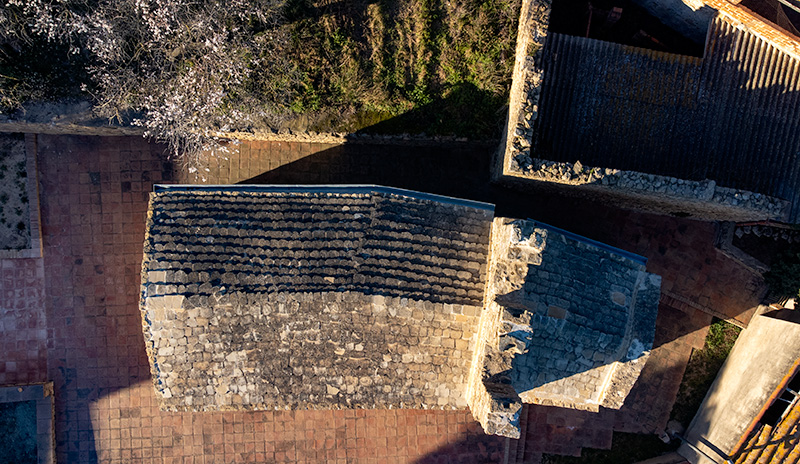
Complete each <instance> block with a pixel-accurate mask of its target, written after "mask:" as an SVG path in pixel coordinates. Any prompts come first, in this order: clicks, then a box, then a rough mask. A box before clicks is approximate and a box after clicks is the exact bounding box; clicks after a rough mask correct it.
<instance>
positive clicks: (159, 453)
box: [0, 135, 762, 463]
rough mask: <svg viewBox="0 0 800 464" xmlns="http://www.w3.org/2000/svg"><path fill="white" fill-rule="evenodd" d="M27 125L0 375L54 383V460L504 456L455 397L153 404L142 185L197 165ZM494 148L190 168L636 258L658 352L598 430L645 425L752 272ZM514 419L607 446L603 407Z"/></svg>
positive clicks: (737, 314)
mask: <svg viewBox="0 0 800 464" xmlns="http://www.w3.org/2000/svg"><path fill="white" fill-rule="evenodd" d="M27 138H28V142H29V143H28V144H27V146H28V147H34V146H35V147H36V148H35V150H36V152H37V156H38V162H39V173H38V174H39V182H40V195H41V209H42V228H43V229H42V237H43V243H44V248H43V256H44V257H43V258H39V259H16V260H2V261H1V262H0V269H2V280H0V295H2V296H3V303H2V308H3V310H2V313H0V330H2V333H3V337H2V340H0V343H1V344H2V349H3V353H4V358H3V362H1V363H0V384H14V383H27V382H43V381H46V380H51V381H53V382H54V384H55V391H56V421H57V423H56V435H57V456H58V462H65V463H66V462H69V463H77V462H82V463H83V462H85V463H93V462H120V463H130V462H158V463H161V462H164V463H172V462H176V463H220V462H308V463H317V462H364V463H378V462H381V463H383V462H388V463H391V462H408V463H426V462H443V463H452V462H463V463H475V462H478V463H480V462H487V463H488V462H500V461H502V456H503V447H504V445H505V444H504V441H503V439H502V438H500V437H489V436H485V435H484V434H483V433H482V432H481V431H480V426H479V424H477V423H476V422H475V421H474V420H473V419H472V416H471V414H470V413H469V411H467V410H464V411H417V410H358V411H355V410H339V411H280V412H271V411H268V412H248V413H230V412H226V413H216V412H213V413H211V412H210V413H199V414H198V413H168V412H161V411H159V410H158V409H157V407H156V403H155V395H154V391H153V387H152V383H151V380H150V372H149V368H148V362H147V358H146V356H145V350H144V344H143V340H142V333H141V321H140V317H139V309H138V298H139V294H138V292H139V285H140V269H141V260H142V243H143V233H144V224H145V222H144V220H145V217H144V214H145V211H146V207H147V197H148V193H149V192H150V191H151V189H152V185H153V184H154V183H175V182H191V183H198V179H196V178H195V177H194V176H192V175H190V174H188V173H187V172H184V171H182V170H181V169H177V168H175V167H174V166H173V165H172V164H171V163H168V162H165V161H164V159H163V156H162V153H163V147H161V146H159V145H156V144H151V143H148V142H147V141H145V140H143V139H141V138H137V137H88V136H50V135H39V136H34V135H28V136H27ZM33 142H35V143H33ZM494 148H495V147H494V146H470V145H457V146H453V147H446V148H443V147H435V148H431V147H394V146H375V145H345V146H332V145H323V144H313V143H286V142H252V143H244V144H242V145H241V146H240V147H238V148H234V150H233V152H232V153H231V156H229V160H227V161H224V162H223V163H221V164H220V165H219V167H213V168H212V169H211V170H210V171H208V172H207V173H206V176H205V177H206V179H205V182H207V183H218V184H225V183H235V182H241V181H245V180H248V179H250V182H259V183H284V184H289V183H308V184H313V183H370V184H384V185H389V186H396V187H403V188H411V189H417V190H422V191H428V192H431V193H440V194H447V195H452V196H457V197H463V198H469V199H474V200H481V201H488V202H492V203H495V204H496V205H497V209H496V212H497V214H498V215H502V216H510V217H521V218H525V217H532V218H535V219H538V220H542V221H544V222H547V223H550V224H553V225H555V226H558V227H562V228H564V229H567V230H570V231H573V232H576V233H580V234H583V235H585V236H588V237H590V238H593V239H597V240H601V241H604V242H607V243H609V244H611V245H614V246H617V247H620V248H623V249H625V250H628V251H631V252H634V253H638V254H641V255H644V256H646V257H648V258H649V262H648V266H647V268H648V271H649V272H654V273H657V274H660V275H662V276H663V289H664V290H665V291H664V293H663V294H662V302H661V308H660V310H659V318H658V321H657V330H656V343H655V349H654V350H653V354H652V355H651V358H650V360H649V361H648V363H647V365H646V366H645V369H644V372H643V374H642V376H641V377H640V379H639V381H638V382H637V384H636V386H635V387H634V390H633V391H632V392H631V397H630V400H629V401H628V403H626V405H625V406H624V407H623V411H622V413H618V414H617V415H616V416H615V417H614V418H613V420H614V425H613V427H614V428H615V429H618V430H625V431H636V432H655V431H657V429H658V428H659V427H663V424H664V423H665V421H666V416H665V415H666V414H668V413H669V406H671V404H672V402H673V401H674V398H675V393H676V391H677V385H678V383H679V382H680V378H681V375H682V373H683V369H684V367H685V363H686V361H687V360H688V356H689V354H690V353H691V349H692V348H693V347H699V346H702V341H703V339H704V337H705V332H706V330H707V326H708V324H709V323H710V321H711V316H709V315H708V314H706V313H704V312H701V311H700V310H701V309H704V310H707V311H714V312H716V313H718V314H724V315H727V316H728V317H731V318H737V319H740V320H742V321H746V320H747V319H748V318H749V311H750V310H751V308H753V307H754V306H755V304H756V303H757V302H758V297H759V296H760V292H761V291H762V284H761V282H760V281H759V280H758V279H757V278H755V277H754V276H753V275H751V274H750V273H749V272H748V271H747V270H746V269H744V268H743V267H741V266H739V265H738V264H737V263H736V262H734V261H732V260H730V259H729V258H727V257H725V256H723V255H722V254H720V253H718V252H717V251H716V250H715V249H714V246H713V243H714V238H715V234H716V225H715V224H713V223H704V222H699V221H692V220H685V219H679V218H674V217H663V216H654V215H649V214H642V213H637V212H631V211H623V210H618V209H614V208H610V207H605V206H601V205H599V204H593V203H591V202H587V201H586V200H577V199H568V198H561V197H555V196H552V195H548V194H544V193H542V194H536V195H523V194H519V193H514V192H511V191H507V190H504V189H500V188H496V187H493V186H491V185H490V184H489V182H488V180H489V179H488V178H489V163H490V158H491V155H492V151H493V150H494ZM637 398H639V399H641V400H640V401H636V399H637ZM645 398H646V400H644V399H645ZM631 400H633V401H631ZM573 416H574V417H573ZM600 416H602V414H601V415H600ZM529 417H534V418H537V419H536V420H535V421H534V422H532V423H530V424H529V425H528V429H527V430H528V434H529V436H531V437H536V440H539V441H540V442H541V443H539V442H537V441H535V440H532V441H531V443H534V444H535V443H538V447H535V446H533V445H532V444H531V443H529V444H528V445H527V447H526V451H525V454H526V458H528V462H530V461H532V460H533V459H534V458H535V457H536V454H537V453H538V452H553V451H557V452H567V453H573V454H574V453H575V450H574V447H575V446H576V445H577V446H591V445H594V446H600V445H605V443H604V440H605V438H604V435H602V434H601V433H600V432H597V433H594V432H592V433H588V432H585V431H586V430H592V427H591V423H589V422H591V421H592V420H597V421H601V422H602V421H603V420H605V421H609V419H607V418H602V417H598V415H595V416H591V415H588V416H587V415H580V414H575V415H570V414H565V413H561V412H559V411H549V410H547V409H545V408H539V409H532V410H531V411H530V414H529ZM609 423H610V422H609ZM576 424H577V425H580V426H581V427H578V428H577V429H576V428H575V426H576ZM606 425H608V424H606ZM537 430H538V431H539V432H537ZM571 434H572V435H571ZM580 444H582V445H580ZM578 451H579V448H578Z"/></svg>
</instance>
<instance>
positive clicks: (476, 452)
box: [412, 430, 506, 464]
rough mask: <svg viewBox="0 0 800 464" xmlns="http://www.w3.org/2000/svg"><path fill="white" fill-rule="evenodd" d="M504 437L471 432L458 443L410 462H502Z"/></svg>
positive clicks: (420, 463)
mask: <svg viewBox="0 0 800 464" xmlns="http://www.w3.org/2000/svg"><path fill="white" fill-rule="evenodd" d="M505 440H506V438H505V437H499V436H496V435H486V434H484V433H483V432H482V431H480V430H477V431H471V432H469V433H467V434H465V435H464V437H463V438H462V439H461V440H459V441H458V442H455V443H451V444H448V445H447V446H443V447H441V448H438V449H436V450H435V451H432V452H430V453H428V454H426V455H425V456H423V457H421V458H419V459H416V460H414V461H412V462H414V463H415V464H495V463H498V462H502V460H503V455H504V448H505V446H504V445H505Z"/></svg>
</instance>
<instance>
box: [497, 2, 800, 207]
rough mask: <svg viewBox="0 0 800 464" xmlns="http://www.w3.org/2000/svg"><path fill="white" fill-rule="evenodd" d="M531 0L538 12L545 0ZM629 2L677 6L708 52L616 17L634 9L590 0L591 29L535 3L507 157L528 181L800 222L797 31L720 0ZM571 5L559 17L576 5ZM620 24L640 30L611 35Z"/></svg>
mask: <svg viewBox="0 0 800 464" xmlns="http://www.w3.org/2000/svg"><path fill="white" fill-rule="evenodd" d="M564 1H565V2H567V3H569V1H567V0H564ZM527 3H530V4H531V5H532V6H530V7H529V8H531V9H536V10H537V11H538V10H539V9H543V8H545V7H544V6H543V5H549V2H537V1H536V0H531V2H526V4H527ZM637 3H640V4H642V5H644V6H645V7H646V9H648V10H650V11H651V12H652V13H653V14H654V15H656V16H657V17H658V18H659V19H664V20H665V22H667V23H669V21H666V20H667V19H669V18H674V17H677V15H676V14H675V13H676V12H677V13H680V14H681V15H683V16H681V17H685V18H684V19H687V21H683V20H680V21H677V23H670V24H672V26H673V27H679V24H678V23H680V24H682V25H683V26H684V27H679V29H680V30H681V31H683V33H685V34H687V36H691V37H696V36H702V37H703V38H704V39H705V43H704V45H705V48H704V51H703V53H702V57H699V56H700V55H701V54H700V53H691V54H692V55H695V56H689V55H687V54H686V53H687V52H685V51H682V50H681V47H677V46H676V47H666V46H665V45H666V44H667V42H668V41H666V40H662V39H661V38H660V36H659V38H658V39H657V40H655V42H653V41H652V40H650V39H655V37H656V36H655V35H652V34H648V33H645V32H644V31H643V30H639V29H637V28H633V29H630V28H625V27H622V26H621V25H624V23H625V21H624V19H625V16H626V14H628V12H629V10H630V8H628V7H626V8H625V9H624V11H623V9H620V8H608V9H599V10H598V9H597V8H595V7H594V6H592V5H589V10H590V14H589V15H588V18H590V26H592V27H588V26H585V25H582V23H580V24H577V26H574V27H573V28H572V29H575V30H572V29H563V27H564V26H561V27H562V29H559V28H558V26H559V24H560V22H563V21H561V20H559V19H558V18H559V14H557V13H558V8H557V7H558V5H559V4H560V3H558V4H556V5H554V6H553V16H552V18H550V19H551V20H555V21H556V23H555V24H551V23H550V22H548V16H547V15H540V16H537V17H535V18H534V19H532V20H529V23H528V24H526V26H527V28H528V29H530V32H529V33H527V34H521V35H520V38H521V40H523V41H526V40H527V41H528V44H527V46H525V45H524V44H523V45H522V46H520V47H518V51H519V50H523V51H527V50H535V53H532V54H527V53H528V52H526V54H525V55H524V56H523V55H520V56H518V57H517V62H518V67H519V70H518V71H517V75H515V81H518V83H517V84H515V85H516V87H515V88H516V89H517V90H514V89H512V103H511V105H510V107H511V108H512V110H513V111H514V114H512V115H511V116H510V119H509V120H510V121H512V124H511V126H510V128H509V133H508V136H509V145H508V147H509V149H508V150H507V164H506V166H509V167H510V170H511V171H515V173H519V174H521V175H522V176H523V177H526V176H527V177H531V178H533V179H540V178H544V179H551V180H552V179H554V180H556V181H557V182H560V181H564V182H574V183H578V184H585V183H589V184H591V183H595V184H598V185H610V186H613V187H614V188H618V189H629V190H631V191H636V192H639V193H645V194H647V195H650V196H656V197H659V196H664V197H669V196H672V197H674V198H683V199H686V200H687V201H689V202H708V203H709V204H713V205H716V206H718V207H724V208H730V211H728V210H726V213H727V214H731V215H734V216H735V215H736V214H749V215H752V216H753V217H758V218H772V219H780V220H788V221H790V222H797V221H800V171H798V169H797V168H796V166H797V162H796V161H797V160H796V158H797V154H798V152H799V150H800V138H798V137H797V136H796V135H797V133H798V128H797V124H798V123H797V121H798V118H797V108H798V105H797V102H798V99H800V87H798V85H799V84H798V82H800V80H798V79H797V76H798V72H800V40H798V38H797V37H795V36H793V35H791V34H789V33H787V32H786V30H782V29H780V28H778V27H776V26H775V24H773V23H772V22H770V21H769V20H765V18H763V17H760V16H759V15H758V14H756V13H753V11H751V10H750V9H748V8H745V7H742V6H739V5H734V4H732V3H729V2H727V1H724V0H704V1H703V2H701V3H700V2H695V3H698V5H696V6H699V8H690V7H689V5H687V4H684V2H681V1H674V2H673V1H640V2H637ZM686 3H689V2H686ZM610 4H615V3H614V2H611V3H610ZM561 9H562V10H564V8H561ZM565 11H566V10H565ZM562 12H563V11H562ZM569 13H570V14H571V16H570V15H568V14H566V13H565V14H562V15H561V16H570V17H577V16H576V15H574V13H573V12H572V11H571V10H570V11H569ZM528 16H529V15H528ZM528 16H525V15H523V17H525V18H527V17H528ZM578 16H579V15H578ZM583 19H584V20H585V19H586V18H585V17H584V18H583ZM689 19H692V20H691V21H689ZM695 20H696V21H695ZM633 24H638V22H637V21H633ZM787 24H788V23H787ZM554 25H555V26H556V27H555V28H554V29H550V26H554ZM615 27H622V29H621V31H620V32H625V35H624V37H627V38H628V39H631V37H629V36H631V34H632V37H633V38H638V39H637V40H634V41H631V40H632V39H631V40H628V39H626V40H619V41H620V42H622V43H624V45H623V44H622V43H613V42H612V40H616V39H615V36H614V34H611V32H612V31H613V30H614V28H615ZM787 27H789V26H788V25H787ZM576 30H581V33H577V32H575V31H576ZM561 31H563V32H564V33H557V32H561ZM691 31H695V33H690V32H691ZM699 32H702V34H699ZM584 34H586V35H588V36H587V37H584ZM654 34H655V33H654ZM545 37H546V38H545ZM597 38H601V39H602V40H598V39H597ZM693 40H694V39H693ZM649 42H653V43H652V44H650V43H649ZM631 43H635V44H638V45H639V47H643V46H646V47H647V48H639V47H634V46H630V44H631ZM690 48H691V47H690ZM515 91H516V92H517V93H514V92H515ZM541 160H547V162H546V163H542V162H541ZM552 162H555V163H556V164H555V165H552V166H551V164H552ZM573 167H574V172H573V169H572V168H573ZM562 168H563V169H562ZM615 170H622V171H624V172H626V173H630V172H632V173H635V174H636V175H633V176H630V179H629V178H627V177H625V176H622V175H621V174H620V175H618V174H619V173H618V172H616V171H615ZM641 173H647V175H650V177H646V176H644V177H643V176H640V175H639V174H641ZM653 174H655V175H657V176H658V177H655V178H654V177H653V176H652V175H653ZM618 177H619V178H618ZM631 179H632V180H631ZM709 180H713V181H714V184H713V188H708V185H710V184H709V183H708V182H709ZM685 181H689V182H685ZM734 209H746V210H748V211H749V212H747V213H741V212H740V211H734ZM678 211H681V210H678ZM687 214H688V213H687Z"/></svg>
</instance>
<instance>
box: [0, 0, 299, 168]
mask: <svg viewBox="0 0 800 464" xmlns="http://www.w3.org/2000/svg"><path fill="white" fill-rule="evenodd" d="M281 8H282V0H232V1H226V2H222V1H215V0H196V1H189V0H7V1H6V8H5V9H3V10H0V11H2V13H0V29H2V30H3V32H0V40H2V41H3V42H4V43H8V42H11V41H28V42H30V41H31V40H33V39H34V38H35V37H39V38H45V39H46V40H47V41H50V42H59V43H64V44H68V45H69V47H70V51H71V53H73V54H75V55H85V56H86V57H87V59H88V66H87V69H88V72H89V75H90V76H91V77H92V80H93V84H94V86H93V87H92V88H89V87H85V89H86V90H87V91H90V92H91V93H92V94H93V96H94V98H95V99H96V110H97V111H98V112H99V113H100V114H101V115H103V116H107V117H109V118H111V119H117V120H119V121H120V122H131V123H133V124H135V125H139V126H142V127H144V128H145V130H146V135H148V136H153V137H155V138H157V139H159V140H161V141H165V142H167V143H168V144H169V146H170V148H171V151H172V152H173V153H174V154H179V153H183V152H186V153H188V154H192V153H194V154H197V153H199V152H200V151H202V150H203V149H204V148H207V147H208V145H209V143H210V142H213V141H214V140H215V133H216V132H218V131H227V130H231V129H241V128H247V127H249V126H251V125H253V124H257V123H264V122H266V123H267V124H269V123H275V122H276V121H275V120H276V119H280V118H282V117H283V115H284V114H286V112H287V108H288V103H289V102H290V101H291V93H292V92H293V87H294V85H295V81H296V79H295V78H294V71H293V70H294V68H293V66H292V64H291V62H289V61H287V59H286V55H285V54H283V53H280V49H281V48H282V47H283V46H284V44H285V42H286V36H287V34H286V33H285V31H284V29H282V28H281V26H280V21H279V20H280V14H281V13H280V12H281ZM188 161H190V162H191V161H192V160H191V159H189V160H188Z"/></svg>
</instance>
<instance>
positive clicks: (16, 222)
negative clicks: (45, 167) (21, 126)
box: [0, 134, 31, 250]
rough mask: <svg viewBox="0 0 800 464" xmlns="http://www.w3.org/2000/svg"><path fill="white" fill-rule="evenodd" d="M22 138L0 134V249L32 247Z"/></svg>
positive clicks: (19, 135) (23, 141)
mask: <svg viewBox="0 0 800 464" xmlns="http://www.w3.org/2000/svg"><path fill="white" fill-rule="evenodd" d="M27 183H28V170H27V168H26V161H25V138H24V136H23V135H22V134H9V135H0V250H25V249H28V248H30V247H31V224H30V202H29V199H28V193H27V192H28V191H27Z"/></svg>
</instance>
